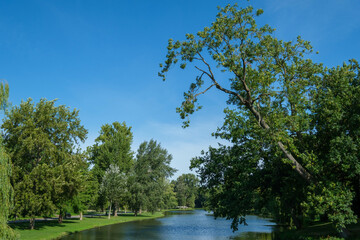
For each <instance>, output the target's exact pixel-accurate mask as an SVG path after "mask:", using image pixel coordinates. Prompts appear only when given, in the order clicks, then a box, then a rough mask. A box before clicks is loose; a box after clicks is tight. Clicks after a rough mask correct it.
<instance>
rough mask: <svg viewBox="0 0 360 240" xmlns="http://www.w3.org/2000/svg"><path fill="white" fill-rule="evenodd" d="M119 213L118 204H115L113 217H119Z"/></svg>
mask: <svg viewBox="0 0 360 240" xmlns="http://www.w3.org/2000/svg"><path fill="white" fill-rule="evenodd" d="M117 212H118V206H117V204H116V203H115V204H114V213H113V215H114V217H117V215H118V214H117Z"/></svg>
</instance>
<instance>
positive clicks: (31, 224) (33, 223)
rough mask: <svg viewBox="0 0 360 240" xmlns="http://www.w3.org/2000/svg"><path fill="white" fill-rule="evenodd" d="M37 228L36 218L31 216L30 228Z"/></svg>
mask: <svg viewBox="0 0 360 240" xmlns="http://www.w3.org/2000/svg"><path fill="white" fill-rule="evenodd" d="M34 228H35V218H30V230H33V229H34Z"/></svg>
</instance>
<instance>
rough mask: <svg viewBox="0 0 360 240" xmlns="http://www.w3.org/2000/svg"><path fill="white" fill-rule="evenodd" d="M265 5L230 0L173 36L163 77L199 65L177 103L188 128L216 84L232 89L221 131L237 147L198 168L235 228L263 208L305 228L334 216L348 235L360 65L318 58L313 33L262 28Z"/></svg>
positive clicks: (358, 180)
mask: <svg viewBox="0 0 360 240" xmlns="http://www.w3.org/2000/svg"><path fill="white" fill-rule="evenodd" d="M262 12H263V11H262V10H261V9H259V10H256V11H254V9H253V8H252V7H251V6H247V7H244V8H240V7H238V6H237V5H235V6H230V5H228V6H226V7H225V8H222V9H220V11H219V13H218V15H217V18H216V20H215V21H214V23H212V25H211V26H210V27H206V28H204V30H203V31H200V32H198V33H197V34H196V35H193V34H187V35H186V40H185V41H173V40H172V39H170V40H169V44H168V47H167V49H168V54H167V56H166V57H167V58H166V61H165V63H164V64H161V67H162V69H161V71H160V73H159V76H161V77H162V78H163V79H164V80H165V77H166V73H167V72H168V71H169V69H170V68H171V66H172V65H174V64H176V63H177V62H181V64H180V67H181V68H183V69H184V68H186V66H187V64H194V65H195V68H196V69H197V70H198V71H199V74H198V75H197V76H196V78H195V81H194V82H193V83H192V84H191V86H190V90H189V91H188V92H186V93H185V94H184V96H185V100H184V102H183V103H182V105H181V107H179V108H178V109H177V112H179V113H180V116H181V118H183V119H184V120H185V122H184V124H185V126H188V125H189V120H188V117H189V116H190V115H191V114H193V113H194V112H195V111H196V110H199V109H200V108H201V106H199V105H198V98H199V96H200V95H202V94H205V93H208V91H209V89H211V88H215V89H217V90H219V91H220V92H222V93H224V94H226V95H228V97H229V99H228V102H227V103H228V104H229V107H228V108H226V109H225V114H226V117H225V121H224V124H223V126H221V127H219V128H218V131H217V132H216V133H215V134H214V135H215V136H216V137H220V138H223V139H226V140H228V141H229V142H230V143H231V144H230V146H220V147H219V148H210V149H209V150H208V152H206V153H204V154H203V155H202V156H200V157H197V158H194V159H193V160H192V168H193V169H196V170H197V172H198V173H199V175H200V178H201V185H202V187H203V188H204V189H206V190H207V191H208V192H209V201H208V203H209V205H208V207H209V208H210V209H212V210H213V211H214V215H215V216H219V217H228V218H231V219H233V223H232V228H233V229H234V230H236V229H237V226H238V224H239V223H245V220H246V219H245V216H246V215H248V214H250V213H253V212H254V211H256V212H262V213H267V214H271V215H272V216H273V217H274V218H275V220H276V221H277V222H279V223H283V224H284V223H285V224H288V225H289V226H296V227H297V228H301V226H302V225H303V224H306V223H307V222H309V221H314V220H318V219H322V220H328V221H330V222H332V223H333V224H334V226H335V227H336V228H337V229H338V231H339V232H342V233H343V234H346V226H347V225H348V224H351V223H354V222H356V221H357V218H358V217H359V216H360V204H359V203H360V159H359V156H360V151H359V149H360V148H359V146H360V103H359V101H358V100H359V99H360V74H359V70H360V67H359V64H358V62H356V61H355V60H351V61H350V62H349V64H345V63H344V64H343V65H342V66H338V67H334V68H327V67H324V66H323V65H322V64H318V63H314V62H313V61H312V60H310V59H309V58H306V56H307V55H308V54H311V53H312V47H311V45H310V43H309V42H308V41H304V40H303V39H301V37H298V38H297V39H296V40H295V41H282V40H278V39H277V38H275V37H274V35H273V32H274V29H273V28H271V27H270V26H268V25H264V26H261V27H258V26H257V24H256V21H255V18H256V17H258V16H260V15H261V14H262ZM229 76H230V77H229ZM227 77H229V81H228V82H226V81H225V80H224V79H225V78H227ZM206 84H207V86H206Z"/></svg>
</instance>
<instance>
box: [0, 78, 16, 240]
mask: <svg viewBox="0 0 360 240" xmlns="http://www.w3.org/2000/svg"><path fill="white" fill-rule="evenodd" d="M8 97H9V85H8V84H3V83H1V84H0V108H1V109H2V110H3V109H5V107H6V106H7V99H8ZM10 176H11V163H10V159H9V157H8V155H7V154H6V153H5V148H4V145H3V141H2V137H0V202H1V204H0V239H9V240H11V239H17V237H18V236H17V235H16V234H15V232H14V231H13V230H12V229H11V228H9V227H8V226H7V219H8V216H9V214H10V210H11V208H12V204H13V188H12V186H11V184H10Z"/></svg>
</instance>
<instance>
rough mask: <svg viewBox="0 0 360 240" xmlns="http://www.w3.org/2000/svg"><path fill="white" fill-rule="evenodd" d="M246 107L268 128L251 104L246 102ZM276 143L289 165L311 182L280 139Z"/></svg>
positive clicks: (260, 123) (261, 124)
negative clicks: (289, 162)
mask: <svg viewBox="0 0 360 240" xmlns="http://www.w3.org/2000/svg"><path fill="white" fill-rule="evenodd" d="M247 107H248V109H249V110H250V111H251V112H252V114H253V115H254V116H255V118H256V120H257V121H258V122H259V125H260V126H261V127H262V128H263V129H265V130H269V129H270V126H269V125H268V124H267V123H266V122H265V121H264V119H263V118H262V116H261V115H260V113H259V112H258V111H256V109H255V108H254V106H253V105H250V104H247ZM277 145H278V146H279V147H280V149H281V151H282V152H283V153H284V154H285V156H286V157H287V158H288V159H289V160H290V161H291V165H292V166H293V168H294V169H295V171H296V172H298V173H299V174H300V176H301V177H302V178H304V179H305V180H306V181H307V182H311V181H312V180H313V178H312V176H311V174H310V173H309V172H308V171H307V170H306V169H305V168H304V167H303V166H302V165H301V164H300V163H299V162H298V161H297V160H296V159H295V158H294V156H293V155H292V154H291V153H290V152H289V151H287V150H286V148H285V146H284V144H283V143H282V142H281V141H278V142H277Z"/></svg>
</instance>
